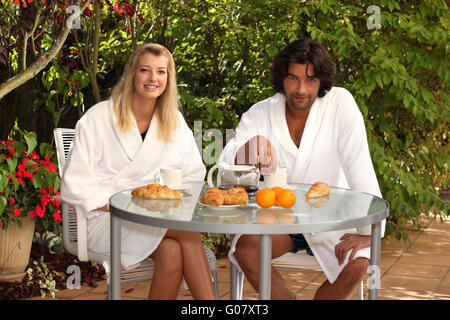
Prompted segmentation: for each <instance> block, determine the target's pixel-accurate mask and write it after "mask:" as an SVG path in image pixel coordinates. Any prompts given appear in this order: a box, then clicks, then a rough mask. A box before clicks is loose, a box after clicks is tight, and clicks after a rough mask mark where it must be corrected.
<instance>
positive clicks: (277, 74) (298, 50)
mask: <svg viewBox="0 0 450 320" xmlns="http://www.w3.org/2000/svg"><path fill="white" fill-rule="evenodd" d="M291 62H296V63H301V64H307V63H311V64H312V65H313V66H314V76H315V77H317V78H318V79H320V88H319V93H318V96H319V97H323V96H324V95H325V94H326V93H327V91H328V90H330V89H331V87H333V85H334V79H335V71H334V62H333V60H332V59H331V57H330V55H329V54H328V51H327V49H325V47H324V46H322V45H321V44H320V43H319V42H317V41H315V40H312V39H301V40H295V41H293V42H291V43H290V44H288V45H287V46H286V47H285V48H284V49H283V50H281V51H280V52H279V53H278V54H277V55H276V56H275V57H274V59H273V62H272V66H271V68H270V71H271V72H272V85H273V88H274V89H275V90H276V91H277V92H281V93H284V86H283V80H284V78H286V76H287V72H288V69H289V64H290V63H291Z"/></svg>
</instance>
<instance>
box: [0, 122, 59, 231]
mask: <svg viewBox="0 0 450 320" xmlns="http://www.w3.org/2000/svg"><path fill="white" fill-rule="evenodd" d="M12 135H13V139H9V140H6V141H2V140H0V227H2V228H3V229H7V228H8V224H9V223H11V222H13V223H17V224H19V225H21V222H20V220H21V219H22V218H23V217H26V216H29V217H30V218H33V219H34V221H35V222H36V229H38V230H42V229H43V230H49V229H50V230H53V231H55V232H57V233H58V232H59V231H60V230H61V225H60V222H61V215H60V214H61V210H60V208H59V205H60V201H57V200H55V199H54V198H53V196H54V195H55V194H56V193H57V191H58V190H59V185H60V180H59V177H58V173H57V172H56V167H55V166H54V165H53V163H52V162H50V159H49V156H51V153H52V152H51V150H50V149H49V145H48V144H47V143H42V144H41V145H40V148H39V149H40V155H41V156H39V155H38V154H37V153H36V151H35V148H36V147H37V138H36V133H34V132H26V131H22V130H20V129H18V128H14V131H13V132H12Z"/></svg>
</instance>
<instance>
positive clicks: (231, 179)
mask: <svg viewBox="0 0 450 320" xmlns="http://www.w3.org/2000/svg"><path fill="white" fill-rule="evenodd" d="M216 169H219V172H218V174H217V187H218V188H220V189H224V190H226V189H232V188H237V187H242V188H244V189H245V190H246V191H247V193H248V194H252V193H256V191H258V184H259V177H260V172H259V170H258V168H256V167H253V166H244V165H232V164H227V163H219V164H216V165H215V166H214V167H212V168H211V169H210V170H209V172H208V177H207V181H208V185H209V187H210V188H213V187H216V186H215V185H214V182H213V181H212V176H213V173H214V171H215V170H216Z"/></svg>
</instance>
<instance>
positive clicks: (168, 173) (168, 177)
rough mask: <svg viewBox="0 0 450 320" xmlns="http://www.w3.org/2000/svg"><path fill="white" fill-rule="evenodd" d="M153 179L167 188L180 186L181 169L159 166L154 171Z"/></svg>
mask: <svg viewBox="0 0 450 320" xmlns="http://www.w3.org/2000/svg"><path fill="white" fill-rule="evenodd" d="M155 181H156V183H159V184H161V185H166V186H168V187H169V188H178V187H181V186H183V170H182V169H181V168H175V167H168V168H161V169H160V170H159V172H157V173H155Z"/></svg>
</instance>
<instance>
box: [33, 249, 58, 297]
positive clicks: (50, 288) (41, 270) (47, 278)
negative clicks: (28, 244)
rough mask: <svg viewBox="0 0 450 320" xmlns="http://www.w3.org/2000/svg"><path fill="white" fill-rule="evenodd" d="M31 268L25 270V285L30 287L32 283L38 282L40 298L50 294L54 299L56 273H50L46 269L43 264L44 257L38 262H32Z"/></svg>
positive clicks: (56, 290)
mask: <svg viewBox="0 0 450 320" xmlns="http://www.w3.org/2000/svg"><path fill="white" fill-rule="evenodd" d="M33 265H34V267H33V268H28V269H27V285H28V286H31V285H32V284H33V282H34V281H36V280H37V279H38V280H39V287H40V291H41V296H42V298H44V297H45V295H46V294H47V293H50V294H51V296H52V297H53V298H55V294H56V292H58V291H59V290H58V289H56V281H55V277H57V276H58V273H57V272H56V271H51V270H49V269H48V267H47V264H46V263H45V262H44V256H41V258H40V261H39V262H38V261H35V260H33Z"/></svg>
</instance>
